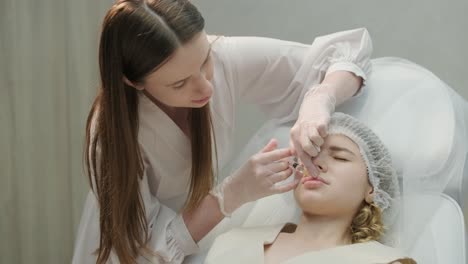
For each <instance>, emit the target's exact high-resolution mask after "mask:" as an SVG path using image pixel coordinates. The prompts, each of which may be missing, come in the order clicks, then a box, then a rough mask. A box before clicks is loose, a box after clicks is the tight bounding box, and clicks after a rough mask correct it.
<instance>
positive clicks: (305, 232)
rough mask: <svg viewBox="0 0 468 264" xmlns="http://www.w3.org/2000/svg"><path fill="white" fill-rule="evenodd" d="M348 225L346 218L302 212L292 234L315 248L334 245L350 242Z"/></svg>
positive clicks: (348, 220) (349, 222)
mask: <svg viewBox="0 0 468 264" xmlns="http://www.w3.org/2000/svg"><path fill="white" fill-rule="evenodd" d="M350 225H351V219H348V218H343V217H330V216H319V215H310V214H307V213H303V214H302V217H301V221H300V222H299V224H298V225H297V228H296V231H295V232H294V233H293V234H292V235H293V236H294V237H295V239H296V240H298V241H303V242H304V244H305V245H309V246H310V247H313V248H315V249H323V248H330V247H336V246H341V245H347V244H351V234H350V232H349V227H350Z"/></svg>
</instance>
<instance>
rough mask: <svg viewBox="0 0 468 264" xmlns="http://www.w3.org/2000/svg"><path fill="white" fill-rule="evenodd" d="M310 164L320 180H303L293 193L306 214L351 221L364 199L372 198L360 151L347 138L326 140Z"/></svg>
mask: <svg viewBox="0 0 468 264" xmlns="http://www.w3.org/2000/svg"><path fill="white" fill-rule="evenodd" d="M312 161H313V163H314V164H315V165H316V166H317V167H318V169H319V171H320V174H319V178H320V179H319V180H316V179H314V178H312V177H310V176H305V177H303V178H302V180H301V182H300V183H299V185H298V187H297V188H296V189H295V191H294V196H295V198H296V201H297V203H298V205H299V207H300V208H301V209H302V211H303V212H304V213H305V214H309V215H323V216H351V217H352V216H353V215H354V214H355V213H356V212H357V210H358V209H359V207H360V205H361V204H362V202H363V201H364V200H365V199H366V197H367V198H370V197H371V193H372V186H371V185H370V184H369V181H368V178H367V168H366V165H365V163H364V160H363V159H362V157H361V154H360V152H359V147H358V146H357V145H356V144H355V143H354V142H353V141H352V140H351V139H349V138H348V137H346V136H342V135H330V136H328V137H327V138H326V139H325V143H324V145H323V146H322V147H321V152H320V153H319V155H318V156H317V157H315V158H313V159H312Z"/></svg>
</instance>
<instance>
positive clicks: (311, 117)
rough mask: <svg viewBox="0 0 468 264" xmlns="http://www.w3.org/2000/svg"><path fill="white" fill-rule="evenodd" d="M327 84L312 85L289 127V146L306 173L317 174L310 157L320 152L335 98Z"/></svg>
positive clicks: (333, 108)
mask: <svg viewBox="0 0 468 264" xmlns="http://www.w3.org/2000/svg"><path fill="white" fill-rule="evenodd" d="M330 88H331V87H330V86H329V85H327V84H319V85H316V86H313V87H312V88H311V89H310V90H309V91H308V92H307V93H306V94H305V96H304V100H303V102H302V105H301V109H300V110H299V117H298V119H297V121H296V123H295V124H294V126H293V127H292V128H291V133H290V137H291V139H290V146H291V148H292V150H293V154H294V155H297V157H298V158H299V159H300V160H301V162H302V163H303V164H304V166H305V168H306V169H307V171H308V173H309V174H310V175H312V176H318V174H319V171H318V169H317V168H316V166H315V165H314V164H313V163H312V157H315V156H317V155H318V153H319V152H320V146H322V145H323V143H324V138H325V137H326V136H327V134H328V124H329V122H330V117H331V114H332V113H333V111H335V104H336V99H335V96H334V95H333V91H332V90H331V89H330Z"/></svg>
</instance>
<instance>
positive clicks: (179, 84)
mask: <svg viewBox="0 0 468 264" xmlns="http://www.w3.org/2000/svg"><path fill="white" fill-rule="evenodd" d="M186 83H187V81H186V80H182V81H180V82H177V83H175V84H173V85H172V87H173V88H175V89H180V88H182V87H184V85H185V84H186Z"/></svg>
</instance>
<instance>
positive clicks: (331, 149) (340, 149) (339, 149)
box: [329, 146, 355, 156]
mask: <svg viewBox="0 0 468 264" xmlns="http://www.w3.org/2000/svg"><path fill="white" fill-rule="evenodd" d="M329 149H330V151H333V152H339V151H344V152H348V153H350V154H352V155H353V156H355V154H354V153H353V152H352V151H351V150H349V149H347V148H342V147H338V146H330V147H329Z"/></svg>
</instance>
